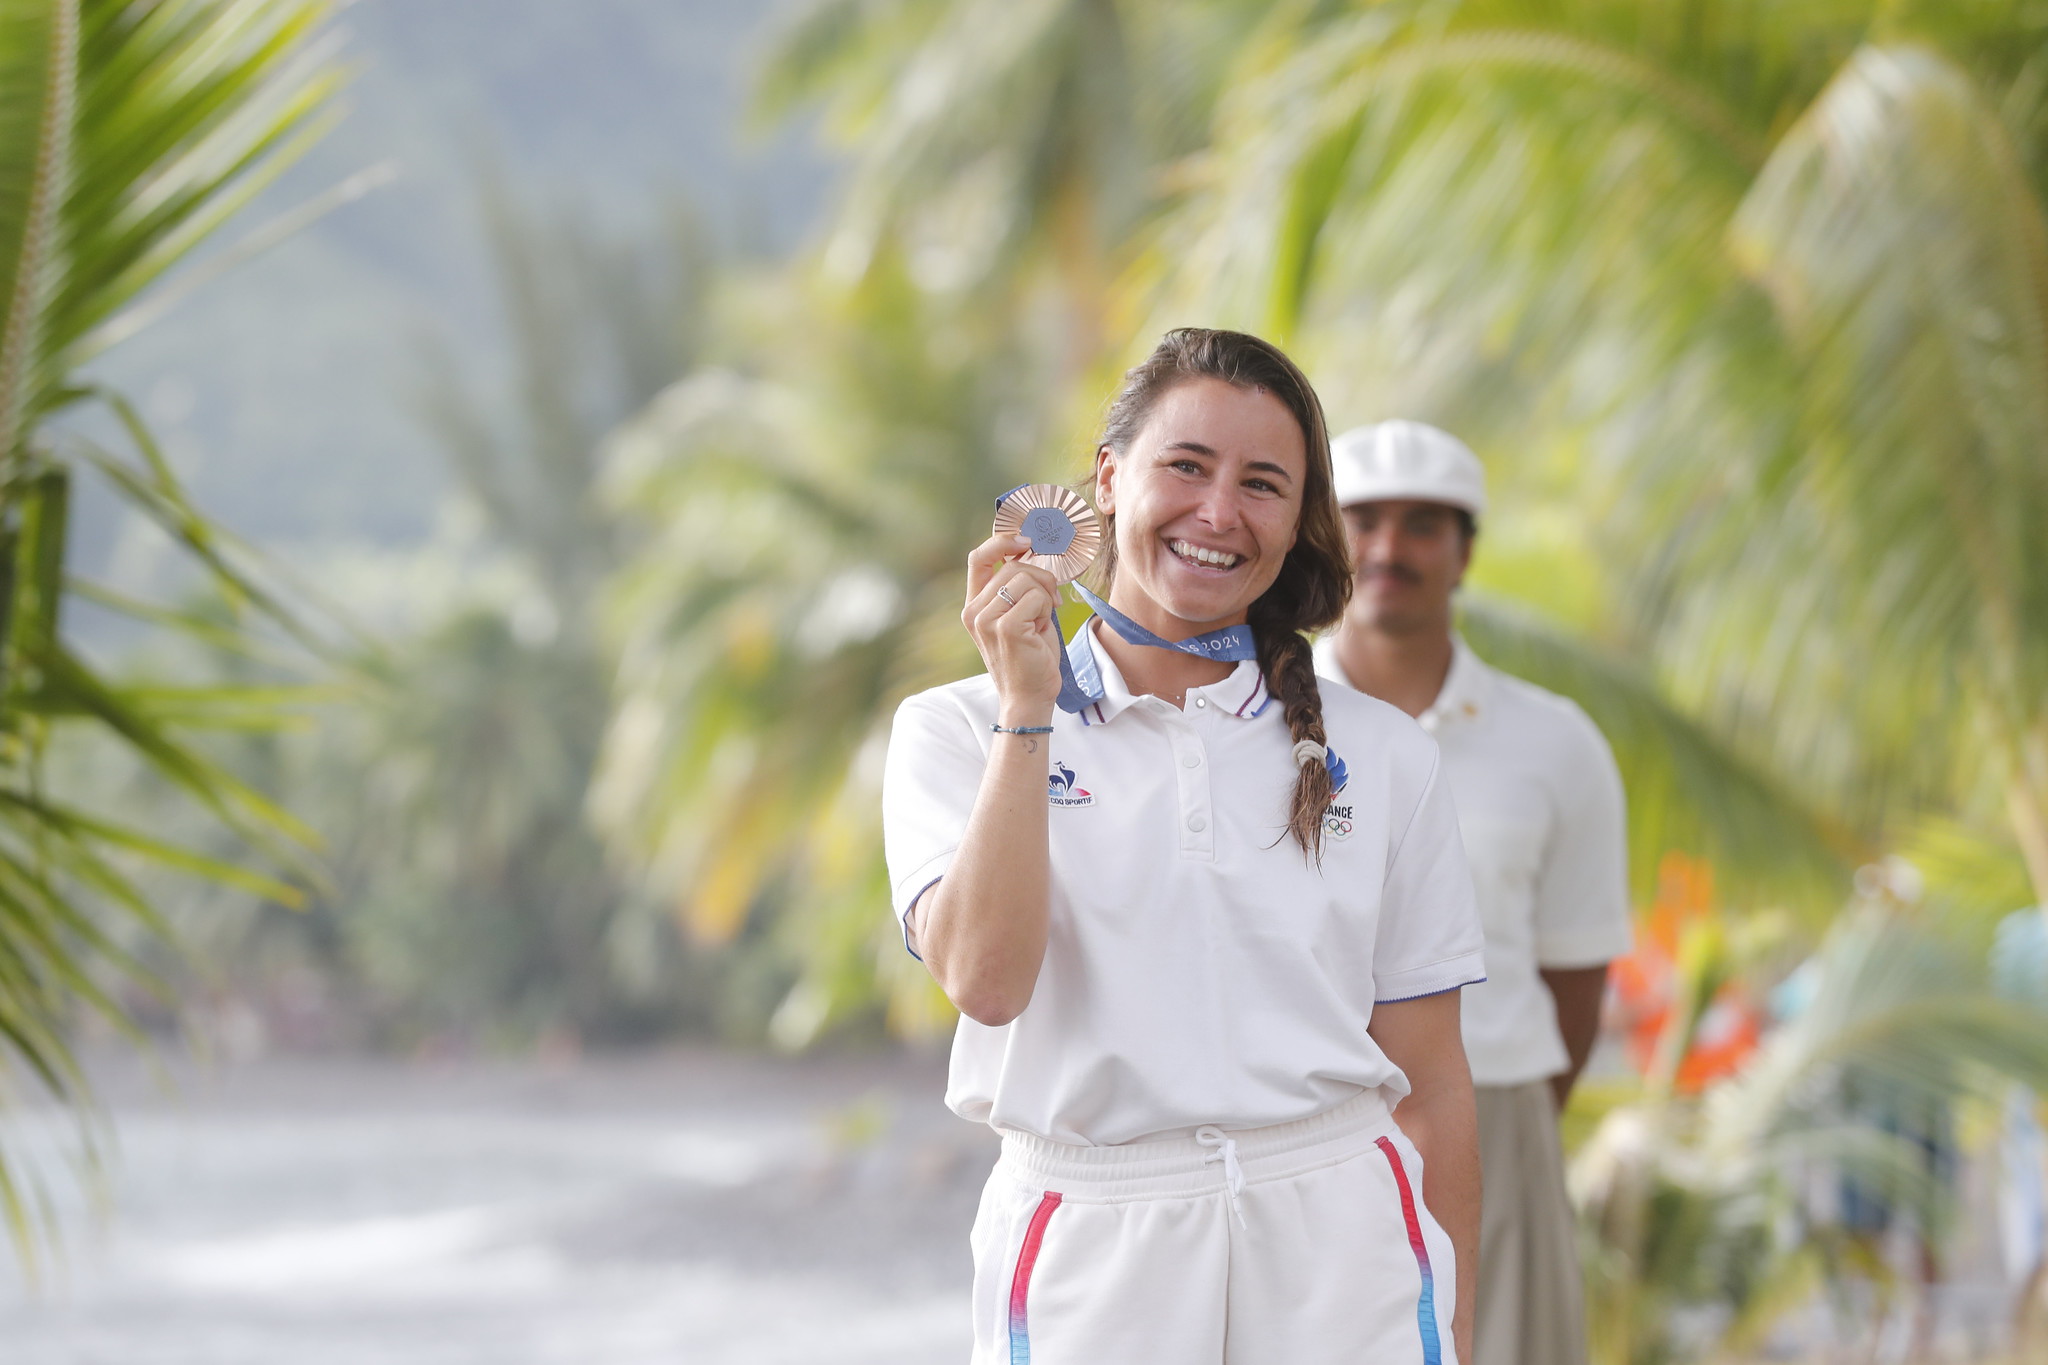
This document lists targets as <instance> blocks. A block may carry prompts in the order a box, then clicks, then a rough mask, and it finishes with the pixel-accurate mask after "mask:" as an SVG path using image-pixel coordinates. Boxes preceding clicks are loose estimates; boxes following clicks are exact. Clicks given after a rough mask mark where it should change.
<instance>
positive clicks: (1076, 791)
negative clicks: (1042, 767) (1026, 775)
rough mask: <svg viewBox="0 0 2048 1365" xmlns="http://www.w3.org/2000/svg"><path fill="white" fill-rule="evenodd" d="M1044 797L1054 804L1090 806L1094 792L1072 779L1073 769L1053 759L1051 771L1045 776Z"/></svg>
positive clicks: (1093, 802) (1092, 803)
mask: <svg viewBox="0 0 2048 1365" xmlns="http://www.w3.org/2000/svg"><path fill="white" fill-rule="evenodd" d="M1045 794H1046V797H1047V798H1048V799H1049V800H1050V801H1051V802H1052V803H1053V804H1054V805H1055V806H1092V805H1094V804H1095V793H1093V792H1091V791H1089V790H1088V789H1087V788H1086V787H1083V786H1082V785H1081V784H1080V783H1078V782H1076V781H1075V780H1074V770H1073V769H1072V768H1069V767H1068V766H1067V765H1066V764H1064V763H1062V762H1060V761H1059V760H1058V759H1054V760H1053V763H1052V771H1051V772H1050V773H1048V774H1046V778H1045Z"/></svg>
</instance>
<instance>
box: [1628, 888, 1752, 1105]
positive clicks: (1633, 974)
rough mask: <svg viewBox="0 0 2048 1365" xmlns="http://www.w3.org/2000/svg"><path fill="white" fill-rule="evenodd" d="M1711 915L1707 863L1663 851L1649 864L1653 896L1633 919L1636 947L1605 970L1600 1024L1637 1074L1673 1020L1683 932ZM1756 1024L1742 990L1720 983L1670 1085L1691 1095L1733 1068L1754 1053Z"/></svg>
mask: <svg viewBox="0 0 2048 1365" xmlns="http://www.w3.org/2000/svg"><path fill="white" fill-rule="evenodd" d="M1713 918H1714V868H1713V865H1712V864H1711V863H1709V862H1707V861H1705V860H1704V859H1700V858H1693V857H1689V856H1687V855H1686V854H1683V853H1679V852H1677V851H1675V850H1674V851H1672V852H1669V853H1666V854H1665V855H1664V857H1663V860H1662V861H1661V862H1659V863H1658V865H1657V899H1656V901H1655V902H1654V903H1653V904H1652V905H1651V906H1650V908H1649V910H1648V911H1647V912H1646V913H1645V914H1644V915H1642V916H1641V917H1640V918H1639V919H1638V921H1637V923H1636V946H1635V948H1634V950H1633V951H1631V952H1630V953H1629V954H1628V955H1627V956H1626V957H1622V958H1618V959H1616V960H1615V962H1614V965H1613V966H1612V967H1611V968H1610V969H1609V975H1608V983H1609V984H1608V1015H1607V1021H1606V1022H1607V1026H1608V1027H1609V1028H1612V1029H1615V1030H1617V1031H1618V1032H1620V1033H1621V1034H1622V1035H1623V1037H1624V1038H1625V1039H1626V1042H1627V1046H1628V1052H1629V1057H1630V1060H1631V1061H1633V1062H1634V1063H1635V1067H1636V1070H1637V1071H1639V1072H1641V1073H1642V1074H1644V1075H1648V1074H1649V1072H1650V1070H1651V1068H1652V1067H1653V1066H1655V1065H1656V1062H1657V1057H1658V1053H1659V1050H1660V1048H1661V1047H1662V1045H1663V1040H1664V1034H1665V1031H1666V1030H1667V1029H1668V1028H1670V1027H1671V1026H1672V1023H1673V1020H1672V1006H1673V1004H1674V1002H1675V1000H1676V998H1677V996H1678V993H1679V969H1680V958H1681V955H1682V953H1683V952H1684V950H1685V947H1686V940H1687V937H1688V934H1689V932H1690V931H1692V930H1693V929H1694V928H1695V927H1696V926H1701V925H1706V924H1710V923H1711V922H1712V921H1713ZM1763 1024H1764V1016H1763V1012H1762V1011H1761V1010H1760V1009H1759V1008H1758V1007H1757V1005H1756V1002H1755V1001H1754V1000H1753V999H1752V998H1751V996H1750V993H1749V992H1748V990H1746V989H1745V988H1744V987H1743V986H1742V985H1740V984H1739V983H1737V982H1734V981H1729V982H1724V983H1723V984H1722V985H1721V987H1720V988H1719V989H1718V990H1716V991H1715V993H1714V998H1713V1001H1712V1003H1710V1004H1709V1005H1708V1006H1707V1009H1706V1012H1705V1013H1704V1014H1703V1015H1702V1016H1701V1018H1700V1021H1699V1024H1698V1026H1697V1027H1696V1028H1695V1029H1694V1030H1693V1038H1692V1042H1691V1045H1690V1046H1689V1047H1688V1048H1687V1049H1686V1053H1685V1056H1684V1058H1683V1059H1682V1060H1681V1061H1680V1062H1679V1066H1678V1072H1677V1075H1676V1078H1675V1082H1674V1083H1675V1085H1676V1088H1677V1089H1678V1090H1679V1091H1680V1092H1682V1093H1687V1094H1690V1093H1693V1092H1697V1091H1699V1090H1702V1089H1704V1088H1705V1087H1706V1086H1708V1085H1709V1084H1711V1083H1712V1082H1714V1081H1716V1080H1719V1079H1720V1078H1721V1077H1723V1076H1726V1075H1729V1074H1730V1073H1732V1072H1733V1071H1735V1070H1736V1069H1737V1068H1738V1067H1740V1066H1741V1065H1742V1063H1743V1062H1744V1060H1746V1059H1747V1058H1748V1057H1749V1054H1750V1053H1752V1052H1754V1051H1755V1050H1756V1046H1757V1043H1758V1041H1759V1040H1760V1039H1761V1038H1762V1036H1763Z"/></svg>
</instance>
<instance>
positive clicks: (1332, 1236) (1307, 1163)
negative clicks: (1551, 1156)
mask: <svg viewBox="0 0 2048 1365" xmlns="http://www.w3.org/2000/svg"><path fill="white" fill-rule="evenodd" d="M973 1246H974V1365H1339V1362H1342V1363H1343V1365H1456V1362H1457V1356H1456V1352H1455V1351H1454V1350H1453V1348H1452V1345H1451V1312H1452V1308H1453V1306H1454V1305H1455V1303H1456V1302H1457V1280H1456V1272H1455V1267H1454V1266H1453V1265H1452V1262H1451V1243H1450V1239H1449V1238H1448V1237H1447V1236H1446V1235H1445V1234H1444V1231H1443V1229H1442V1228H1440V1227H1438V1226H1437V1223H1436V1220H1435V1219H1434V1218H1431V1217H1430V1215H1429V1210H1428V1209H1427V1208H1425V1207H1424V1206H1423V1203H1422V1159H1421V1157H1419V1156H1418V1155H1417V1154H1416V1151H1415V1148H1414V1147H1413V1146H1412V1145H1411V1144H1410V1143H1409V1141H1408V1139H1407V1138H1406V1137H1404V1136H1403V1135H1402V1133H1401V1130H1400V1129H1399V1128H1397V1127H1395V1126H1394V1121H1393V1118H1392V1117H1391V1116H1390V1114H1389V1113H1388V1111H1387V1106H1386V1103H1385V1101H1384V1100H1382V1099H1381V1097H1380V1094H1379V1092H1378V1091H1366V1092H1364V1093H1362V1094H1360V1095H1358V1096H1356V1097H1355V1098H1353V1099H1350V1100H1347V1101H1345V1102H1344V1103H1343V1104H1341V1105H1339V1106H1337V1107H1336V1108H1334V1109H1331V1110H1328V1111H1327V1112H1325V1113H1322V1114H1318V1115H1316V1116H1315V1117H1314V1118H1309V1119H1303V1120H1300V1121H1299V1122H1296V1123H1284V1124H1277V1125H1275V1126H1273V1127H1271V1128H1253V1129H1244V1130H1240V1131H1237V1132H1230V1133H1224V1132H1219V1131H1217V1130H1216V1129H1213V1128H1205V1129H1203V1130H1201V1132H1200V1133H1199V1134H1198V1135H1197V1136H1195V1137H1192V1138H1175V1139H1169V1140H1167V1141H1163V1142H1134V1143H1128V1144H1125V1145H1122V1146H1117V1147H1070V1146H1067V1145H1065V1144H1062V1143H1057V1142H1048V1141H1046V1140H1044V1139H1043V1138H1036V1137H1031V1136H1028V1135H1025V1134H1018V1133H1009V1134H1005V1135H1004V1138H1003V1154H1002V1158H1001V1160H999V1161H998V1162H997V1163H996V1168H995V1172H994V1173H993V1174H992V1175H991V1176H990V1177H989V1182H988V1187H987V1188H986V1189H985V1190H984V1191H983V1192H982V1197H981V1212H980V1214H979V1215H978V1216H977V1217H976V1219H975V1222H974V1234H973Z"/></svg>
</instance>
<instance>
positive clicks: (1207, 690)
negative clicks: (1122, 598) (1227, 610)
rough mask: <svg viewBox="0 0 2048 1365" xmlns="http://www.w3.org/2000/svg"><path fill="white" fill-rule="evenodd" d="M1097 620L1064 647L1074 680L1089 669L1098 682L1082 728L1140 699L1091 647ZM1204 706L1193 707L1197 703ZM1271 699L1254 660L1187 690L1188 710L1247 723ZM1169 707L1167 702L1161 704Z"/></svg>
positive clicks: (1117, 713) (1083, 713)
mask: <svg viewBox="0 0 2048 1365" xmlns="http://www.w3.org/2000/svg"><path fill="white" fill-rule="evenodd" d="M1101 625H1102V623H1101V621H1100V620H1099V619H1098V618H1096V617H1093V616H1091V617H1089V618H1088V622H1087V624H1086V625H1084V626H1082V627H1081V629H1079V630H1077V631H1075V632H1074V642H1073V643H1072V644H1070V645H1068V646H1067V658H1068V660H1069V661H1070V662H1071V663H1072V664H1073V666H1074V673H1075V676H1077V677H1083V676H1086V675H1087V673H1088V672H1089V671H1090V670H1093V671H1094V672H1095V673H1096V674H1097V675H1098V676H1100V677H1101V679H1102V700H1101V701H1098V702H1091V703H1090V704H1089V705H1087V706H1084V707H1082V708H1081V711H1080V716H1081V723H1082V724H1083V725H1107V724H1109V723H1110V722H1111V721H1113V720H1115V719H1116V718H1117V717H1118V716H1120V715H1122V714H1123V713H1124V712H1125V711H1126V710H1128V709H1129V708H1130V707H1131V705H1132V704H1133V703H1135V702H1137V701H1140V700H1142V698H1141V696H1139V695H1137V694H1134V693H1133V692H1132V691H1131V689H1130V686H1129V685H1128V684H1127V683H1125V682H1124V675H1123V673H1122V672H1121V671H1120V670H1119V669H1118V668H1117V666H1116V660H1115V659H1112V658H1111V657H1110V655H1109V651H1108V650H1106V649H1097V648H1096V647H1095V632H1096V631H1097V630H1099V629H1100V628H1101ZM1198 700H1199V701H1201V702H1204V703H1206V704H1207V705H1206V706H1197V704H1196V703H1197V701H1198ZM1272 700H1273V697H1272V694H1271V693H1269V692H1268V691H1267V690H1266V677H1265V675H1264V674H1263V673H1261V672H1260V671H1259V665H1258V662H1257V660H1254V659H1243V660H1240V661H1239V662H1238V665H1237V667H1235V668H1233V669H1231V670H1230V674H1229V676H1228V677H1226V678H1224V679H1222V680H1221V681H1220V682H1213V683H1208V684H1206V685H1205V686H1202V687H1190V688H1189V689H1188V691H1187V706H1186V708H1184V709H1188V710H1204V709H1213V710H1215V711H1216V712H1217V713H1218V714H1219V715H1225V716H1233V717H1236V718H1237V719H1240V720H1251V719H1252V718H1253V717H1255V716H1257V715H1258V714H1259V713H1260V712H1262V711H1264V710H1265V709H1266V707H1267V705H1268V704H1270V703H1271V702H1272ZM1162 704H1164V705H1169V706H1170V705H1172V703H1171V702H1165V703H1162Z"/></svg>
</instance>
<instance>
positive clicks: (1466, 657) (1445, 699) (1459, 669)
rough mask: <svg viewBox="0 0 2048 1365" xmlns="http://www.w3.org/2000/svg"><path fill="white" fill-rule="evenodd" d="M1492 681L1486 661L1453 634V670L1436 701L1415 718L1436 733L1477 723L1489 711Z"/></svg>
mask: <svg viewBox="0 0 2048 1365" xmlns="http://www.w3.org/2000/svg"><path fill="white" fill-rule="evenodd" d="M1492 681H1493V679H1492V670H1491V669H1489V668H1488V667H1487V666H1486V661H1485V660H1484V659H1481V658H1480V657H1479V656H1478V655H1477V654H1474V653H1473V652H1472V646H1470V645H1468V644H1466V643H1465V637H1464V636H1462V635H1460V634H1458V633H1457V632H1456V631H1453V632H1452V633H1451V671H1450V672H1448V673H1446V674H1445V675H1444V685H1443V686H1442V687H1441V688H1439V689H1438V690H1437V694H1436V700H1435V701H1433V702H1431V703H1430V704H1429V709H1428V710H1426V711H1424V712H1423V713H1422V714H1421V715H1419V716H1417V717H1416V718H1415V719H1416V721H1417V723H1418V724H1420V725H1421V726H1422V728H1423V729H1425V730H1427V731H1429V732H1430V733H1431V734H1435V733H1436V732H1437V731H1438V730H1439V729H1440V728H1442V727H1443V726H1445V725H1456V724H1460V723H1462V722H1466V721H1474V720H1478V719H1479V717H1480V716H1481V715H1483V714H1484V713H1485V711H1486V700H1487V698H1486V694H1487V692H1488V691H1489V690H1490V689H1491V687H1492Z"/></svg>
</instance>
